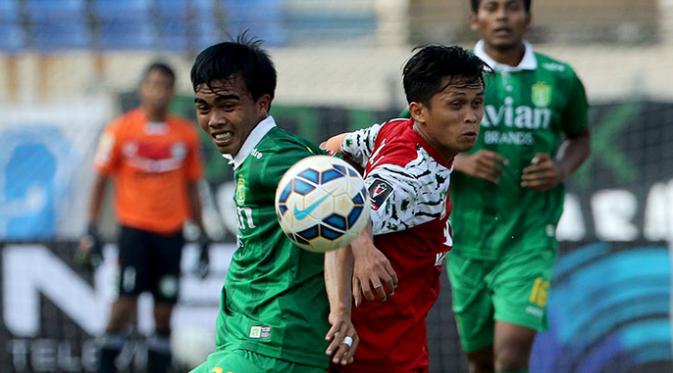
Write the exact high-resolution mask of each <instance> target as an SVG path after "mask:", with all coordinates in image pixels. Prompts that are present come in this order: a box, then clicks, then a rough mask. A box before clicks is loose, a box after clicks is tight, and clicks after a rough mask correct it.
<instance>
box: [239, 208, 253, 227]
mask: <svg viewBox="0 0 673 373" xmlns="http://www.w3.org/2000/svg"><path fill="white" fill-rule="evenodd" d="M236 211H237V212H238V226H239V228H241V229H251V228H255V224H254V223H253V222H252V209H251V208H249V207H237V208H236Z"/></svg>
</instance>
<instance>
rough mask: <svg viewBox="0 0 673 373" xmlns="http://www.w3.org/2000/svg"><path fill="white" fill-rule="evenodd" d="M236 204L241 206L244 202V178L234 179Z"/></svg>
mask: <svg viewBox="0 0 673 373" xmlns="http://www.w3.org/2000/svg"><path fill="white" fill-rule="evenodd" d="M235 196H236V204H237V205H239V206H242V205H243V204H244V203H245V179H244V178H242V177H239V178H238V180H236V193H235Z"/></svg>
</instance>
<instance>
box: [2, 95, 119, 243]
mask: <svg viewBox="0 0 673 373" xmlns="http://www.w3.org/2000/svg"><path fill="white" fill-rule="evenodd" d="M110 106H111V105H110V103H109V102H108V101H107V100H105V99H89V100H83V101H78V102H69V103H68V104H67V105H64V104H51V105H47V104H41V105H35V104H16V105H8V106H0V113H2V116H1V117H0V239H4V240H35V239H47V238H53V237H59V236H71V235H76V234H79V233H80V232H81V231H82V227H83V226H84V224H85V223H84V221H85V216H86V213H85V211H86V206H85V203H86V202H87V201H88V199H86V198H82V196H84V195H88V190H89V186H90V183H91V180H92V176H93V173H92V166H91V159H92V157H93V150H94V145H95V141H96V138H97V136H98V132H99V131H100V128H101V127H102V126H103V124H104V123H105V121H106V120H108V118H109V115H110V112H111V110H110Z"/></svg>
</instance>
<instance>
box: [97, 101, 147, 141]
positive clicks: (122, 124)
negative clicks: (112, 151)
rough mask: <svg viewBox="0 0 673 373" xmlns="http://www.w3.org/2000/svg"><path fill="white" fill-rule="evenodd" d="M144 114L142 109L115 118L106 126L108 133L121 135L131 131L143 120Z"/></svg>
mask: <svg viewBox="0 0 673 373" xmlns="http://www.w3.org/2000/svg"><path fill="white" fill-rule="evenodd" d="M143 118H144V117H143V113H142V111H141V110H140V108H135V109H132V110H129V111H127V112H125V113H123V114H121V115H119V116H117V117H115V118H113V119H112V120H111V121H110V122H109V123H108V124H107V126H106V132H112V133H115V134H116V135H121V134H122V133H124V132H127V131H129V130H131V129H132V128H133V127H134V126H137V125H138V124H139V123H140V122H141V121H142V120H143Z"/></svg>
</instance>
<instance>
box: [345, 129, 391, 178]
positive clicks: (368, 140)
mask: <svg viewBox="0 0 673 373" xmlns="http://www.w3.org/2000/svg"><path fill="white" fill-rule="evenodd" d="M382 126H383V124H374V125H372V126H371V127H367V128H363V129H360V130H357V131H353V132H350V133H348V134H347V135H346V137H345V138H344V141H343V143H342V144H341V151H342V152H343V153H344V154H346V155H347V156H348V157H349V158H350V159H351V160H352V161H354V162H355V163H357V164H358V165H360V167H362V168H364V167H365V165H366V164H367V162H368V161H369V158H371V156H372V152H373V151H374V144H375V143H376V136H378V134H379V131H380V130H381V127H382Z"/></svg>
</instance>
